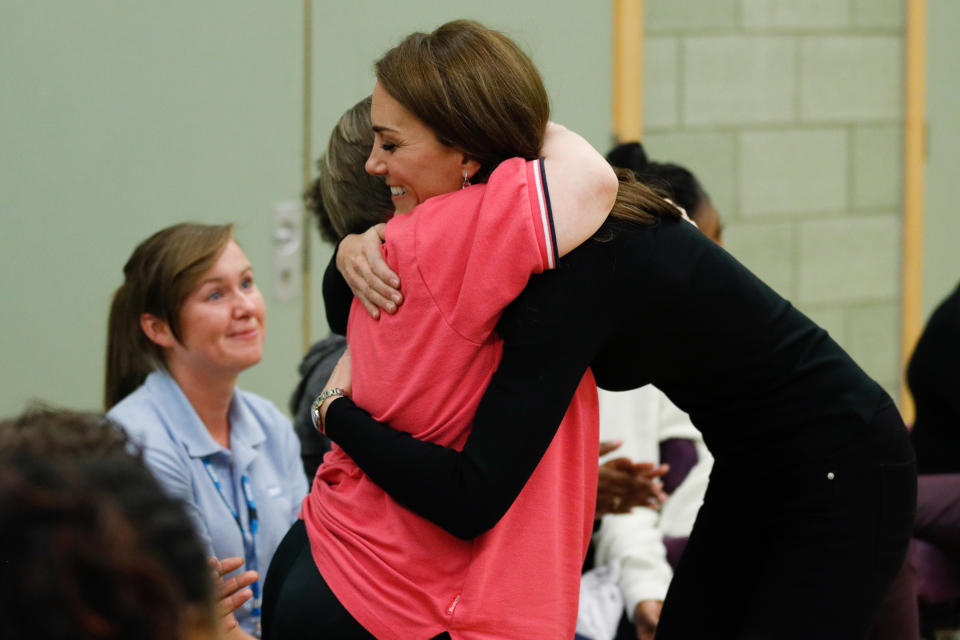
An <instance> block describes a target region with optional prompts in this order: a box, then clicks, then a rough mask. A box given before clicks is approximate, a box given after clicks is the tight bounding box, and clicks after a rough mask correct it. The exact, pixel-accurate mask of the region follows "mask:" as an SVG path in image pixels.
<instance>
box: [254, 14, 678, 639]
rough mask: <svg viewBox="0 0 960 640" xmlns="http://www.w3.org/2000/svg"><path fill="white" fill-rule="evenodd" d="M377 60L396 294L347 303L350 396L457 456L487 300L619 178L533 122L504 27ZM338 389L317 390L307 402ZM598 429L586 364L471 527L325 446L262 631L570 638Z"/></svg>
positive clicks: (585, 232) (486, 369)
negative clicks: (387, 301) (384, 485)
mask: <svg viewBox="0 0 960 640" xmlns="http://www.w3.org/2000/svg"><path fill="white" fill-rule="evenodd" d="M376 68H377V79H378V80H377V85H376V86H375V87H374V91H373V103H372V109H371V120H372V126H373V130H374V133H375V141H374V147H373V150H372V151H371V154H370V158H369V160H368V161H367V170H368V171H369V172H370V173H372V174H375V175H381V176H383V178H384V180H385V182H386V184H387V185H388V186H389V187H390V189H391V194H392V199H393V203H394V205H395V207H396V213H397V214H398V215H397V216H396V217H394V218H393V219H392V220H391V221H390V223H388V224H387V225H386V228H385V230H384V232H383V233H384V237H385V245H384V249H383V253H384V256H385V258H386V260H387V263H388V264H389V265H390V266H391V267H392V268H393V269H394V270H395V271H396V272H397V273H398V274H399V275H400V277H401V278H402V279H403V282H404V299H403V307H402V309H400V311H399V312H398V313H396V314H395V315H384V316H381V317H378V318H376V319H375V318H372V317H371V316H370V315H368V314H367V312H366V311H364V309H363V307H362V306H361V304H360V303H359V302H354V306H353V309H352V311H351V314H350V321H349V325H348V329H347V338H348V343H349V345H350V351H351V354H352V365H353V369H354V371H355V374H354V384H353V388H352V390H347V391H349V392H350V393H351V395H352V398H353V400H355V401H356V403H357V405H359V406H360V407H363V408H364V409H365V410H367V411H368V412H370V413H371V414H372V415H373V416H375V417H376V418H377V419H378V420H381V421H384V422H391V423H394V424H397V425H398V426H399V425H411V429H414V430H412V431H411V432H410V433H411V434H412V435H415V436H416V437H418V438H420V439H422V440H427V441H431V442H434V443H436V444H438V445H441V446H445V447H452V448H461V447H462V446H463V444H464V442H465V441H466V438H467V436H468V435H469V425H470V422H471V420H472V418H473V414H474V412H475V410H476V407H477V403H478V402H479V400H480V397H481V395H482V393H483V390H484V389H485V388H486V386H487V384H488V382H489V381H490V378H491V376H492V374H493V371H494V370H495V368H496V366H497V364H498V362H499V358H500V353H501V348H502V344H501V341H500V339H499V338H498V337H497V335H496V334H495V333H494V327H495V325H496V323H497V320H498V319H499V317H500V313H501V311H502V310H503V308H504V307H505V306H506V305H507V304H508V303H509V302H510V301H512V300H513V298H515V297H516V296H517V295H518V294H519V292H520V291H521V290H522V289H523V288H524V286H525V285H526V282H527V279H528V277H529V276H530V275H531V274H533V273H539V272H541V271H545V270H548V269H552V268H553V267H554V266H555V265H556V259H557V257H558V256H559V255H562V254H564V253H566V252H567V251H569V250H571V249H572V248H573V247H575V246H576V245H577V244H578V243H579V242H582V241H583V240H585V239H586V238H587V237H589V236H590V235H592V234H593V233H594V231H596V229H597V228H598V227H599V225H600V224H601V223H602V222H603V220H604V219H605V218H606V216H607V214H608V212H610V210H611V207H612V206H613V205H614V200H615V198H616V193H617V187H618V184H617V180H616V178H615V176H614V174H613V171H612V170H611V169H610V167H609V166H608V165H607V164H606V162H605V161H604V160H603V158H602V156H600V155H599V154H597V153H596V151H594V150H593V149H592V148H591V147H590V146H589V145H588V144H586V143H585V142H584V141H583V140H582V139H581V138H579V136H576V135H575V134H572V133H571V132H569V131H567V130H565V129H563V128H562V127H559V126H557V125H548V116H549V106H548V100H547V96H546V92H545V90H544V88H543V85H542V82H541V80H540V77H539V74H538V73H537V71H536V69H535V68H534V67H533V65H532V63H531V62H530V60H529V58H528V57H527V56H526V55H525V54H523V52H522V51H520V49H519V48H518V47H517V46H516V45H515V44H514V43H513V42H511V41H510V40H509V39H508V38H506V37H505V36H503V35H502V34H499V33H497V32H494V31H491V30H489V29H486V28H484V27H482V26H480V25H478V24H476V23H472V22H465V21H458V22H453V23H449V24H446V25H443V26H442V27H440V28H439V29H437V30H436V31H435V32H433V33H432V34H413V35H412V36H410V37H408V38H407V39H405V40H404V41H403V42H402V43H401V44H400V45H398V46H397V47H395V48H394V49H392V50H391V51H389V52H388V53H387V54H386V55H385V56H384V58H382V59H381V60H380V61H379V62H378V63H377V65H376ZM544 134H546V135H544ZM538 156H543V158H541V159H536V158H538ZM548 181H549V188H548V184H547V183H548ZM471 185H472V186H471ZM636 188H637V189H638V190H641V191H642V187H639V186H637V187H636ZM645 193H646V200H644V202H645V203H646V204H648V205H649V207H650V209H652V210H653V211H658V212H660V213H661V214H662V215H677V213H676V211H675V210H673V208H672V207H670V205H668V204H666V203H664V201H663V200H661V199H659V198H658V197H657V196H655V195H654V194H652V193H651V192H645ZM615 213H617V210H616V209H615ZM620 214H621V215H626V216H632V215H635V214H636V210H635V209H634V210H632V211H621V212H620ZM396 302H399V301H396ZM342 393H343V391H340V390H335V392H334V393H331V394H325V395H322V396H321V397H320V398H318V402H317V403H316V407H317V410H318V411H317V412H318V414H320V416H322V415H323V414H325V412H326V409H327V408H328V406H329V405H330V404H331V403H332V401H333V400H334V399H335V398H336V397H338V396H339V395H341V394H342ZM319 424H320V426H321V427H322V418H321V419H320V420H319ZM597 441H598V438H597V415H596V390H595V385H594V383H593V379H592V376H591V375H590V374H589V373H587V375H586V376H584V378H583V380H582V381H581V384H580V387H579V388H578V391H577V393H576V394H575V397H574V401H573V403H572V404H571V406H570V409H569V410H568V412H567V414H566V418H565V419H564V423H563V425H562V426H561V427H560V430H559V432H558V435H557V437H556V438H555V439H554V441H553V443H552V444H551V445H550V447H549V449H548V450H547V452H546V453H545V454H544V456H543V459H542V461H541V463H540V464H539V465H538V467H537V469H536V470H535V471H534V472H533V474H532V476H531V477H530V480H529V482H528V483H527V484H526V485H525V487H524V489H523V491H522V492H521V494H520V496H519V497H518V498H517V499H516V500H515V501H514V503H513V504H512V506H510V507H509V509H508V510H507V512H506V514H504V515H503V516H502V517H501V518H499V520H498V521H497V523H496V524H495V526H493V527H492V528H491V529H489V530H488V531H485V532H482V533H480V534H479V535H477V534H476V533H469V534H463V535H453V534H451V533H449V532H448V531H445V530H444V529H441V528H440V527H438V526H437V525H435V524H433V523H431V522H429V521H428V520H426V519H423V518H421V517H419V516H417V515H415V514H414V513H413V512H411V511H409V510H407V509H406V508H404V507H403V506H401V505H400V504H398V503H397V502H396V501H395V500H394V499H392V498H390V497H389V496H388V495H387V494H386V493H385V492H384V491H383V490H382V489H381V488H380V487H379V486H378V485H377V484H375V482H374V481H373V480H372V479H371V478H370V477H368V476H367V475H366V474H364V473H363V472H362V471H361V470H360V468H359V467H358V466H357V464H356V463H355V462H354V461H353V460H352V459H351V458H350V457H349V456H347V455H346V453H344V451H343V450H342V449H340V448H339V447H338V446H334V448H333V450H332V451H331V453H330V454H328V455H327V456H326V458H325V460H324V464H323V465H322V466H321V467H320V469H319V471H318V474H317V477H316V479H315V481H314V485H313V489H312V491H311V494H310V495H309V496H308V498H307V499H306V500H305V501H304V503H303V510H302V513H301V517H302V519H303V520H302V522H303V524H299V523H298V524H297V525H295V526H294V529H292V530H291V532H290V533H289V534H288V537H287V539H286V540H285V541H284V543H283V544H282V545H281V551H279V552H278V555H277V561H276V562H275V566H273V567H271V570H270V574H269V576H268V578H267V593H266V595H265V637H314V636H316V637H321V636H325V635H326V637H344V638H353V637H356V638H369V637H371V634H372V635H373V637H378V638H403V639H407V638H434V637H450V638H454V639H456V638H477V639H480V638H503V637H510V638H557V637H570V636H572V634H573V626H574V622H575V617H576V598H577V590H578V587H579V568H580V563H581V560H582V552H583V551H585V549H586V545H587V543H588V541H589V536H590V532H591V527H592V522H593V500H594V497H595V492H596V474H597V451H596V449H597ZM490 472H492V473H497V472H498V471H497V470H490ZM463 506H464V505H459V508H463Z"/></svg>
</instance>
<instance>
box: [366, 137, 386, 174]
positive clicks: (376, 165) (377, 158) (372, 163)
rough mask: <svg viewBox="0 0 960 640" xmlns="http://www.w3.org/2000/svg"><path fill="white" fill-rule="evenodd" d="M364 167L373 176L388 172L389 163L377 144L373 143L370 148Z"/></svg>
mask: <svg viewBox="0 0 960 640" xmlns="http://www.w3.org/2000/svg"><path fill="white" fill-rule="evenodd" d="M363 168H364V169H365V170H366V171H367V173H369V174H370V175H372V176H382V175H384V174H386V173H387V164H386V162H384V161H383V159H382V152H381V150H380V149H378V148H377V145H373V147H372V148H371V149H370V155H369V156H368V157H367V161H366V163H364V165H363Z"/></svg>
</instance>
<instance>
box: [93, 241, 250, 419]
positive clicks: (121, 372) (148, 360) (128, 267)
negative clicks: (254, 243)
mask: <svg viewBox="0 0 960 640" xmlns="http://www.w3.org/2000/svg"><path fill="white" fill-rule="evenodd" d="M232 237H233V225H230V224H226V225H205V224H195V223H190V222H185V223H181V224H177V225H173V226H172V227H167V228H166V229H163V230H161V231H158V232H157V233H155V234H153V235H152V236H150V237H149V238H147V239H146V240H144V241H143V242H141V243H140V244H139V245H138V246H137V248H136V249H134V251H133V254H132V255H131V256H130V259H129V260H127V263H126V264H125V265H124V267H123V274H124V282H123V285H121V286H120V288H119V289H117V291H116V293H114V294H113V303H112V304H111V305H110V319H109V321H108V324H107V355H106V379H105V381H104V393H103V404H104V409H105V410H109V409H110V408H111V407H113V405H115V404H117V403H118V402H120V401H121V400H123V399H124V398H125V397H126V396H127V395H129V394H130V393H132V392H133V391H134V390H135V389H136V388H137V387H139V386H140V385H141V384H143V381H144V380H145V379H146V377H147V375H148V374H149V373H150V372H151V371H153V370H154V369H156V368H158V367H164V366H165V364H164V358H163V349H162V348H161V347H160V346H159V345H157V344H155V343H154V342H153V341H152V340H150V339H149V338H148V337H147V336H146V335H145V334H144V333H143V331H142V330H141V328H140V317H141V316H142V315H143V314H144V313H149V314H151V315H154V316H156V317H158V318H160V319H161V320H163V321H165V322H166V323H167V324H168V325H169V326H170V330H171V332H172V333H173V335H174V337H175V338H176V339H177V340H180V337H181V333H180V309H181V307H182V306H183V302H184V300H185V299H186V297H187V295H188V294H189V293H190V292H191V291H193V289H194V288H195V287H196V285H197V282H199V280H200V277H201V276H203V274H204V273H206V272H207V270H208V269H210V267H212V266H213V264H214V263H215V262H216V261H217V258H219V257H220V254H221V253H222V252H223V249H224V248H225V247H226V246H227V243H228V242H229V241H230V239H231V238H232Z"/></svg>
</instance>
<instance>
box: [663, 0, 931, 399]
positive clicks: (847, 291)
mask: <svg viewBox="0 0 960 640" xmlns="http://www.w3.org/2000/svg"><path fill="white" fill-rule="evenodd" d="M945 1H946V2H949V1H950V0H945ZM903 34H904V0H804V1H803V2H799V1H797V0H711V1H710V2H701V1H699V0H646V36H647V39H646V41H645V47H646V56H645V59H644V74H645V89H644V101H645V104H644V107H645V115H646V123H645V124H646V129H645V131H646V136H645V138H646V140H645V141H646V144H647V147H648V151H649V153H650V155H651V156H652V157H653V158H655V159H660V160H673V161H678V162H681V163H683V164H686V165H688V166H689V167H690V168H691V169H693V171H694V172H695V173H697V174H698V175H699V176H700V178H701V179H702V181H703V183H704V186H705V187H706V189H707V191H708V192H709V193H710V194H711V197H712V199H713V201H714V204H715V205H716V206H717V208H718V210H719V211H720V214H721V217H722V218H723V220H724V222H725V223H726V234H725V235H726V237H725V239H726V245H727V248H728V249H729V250H730V251H731V253H733V255H735V256H737V257H738V258H739V259H741V260H742V261H743V262H744V263H745V264H746V265H747V266H748V267H750V268H751V269H753V270H754V271H755V272H756V273H757V274H758V275H759V276H760V277H761V278H763V279H764V280H766V281H767V282H768V283H769V284H770V285H772V286H773V287H774V288H775V289H777V290H778V291H779V292H780V293H781V294H783V295H784V296H786V297H787V298H789V299H790V300H791V301H792V302H793V303H794V304H795V305H796V306H797V307H799V308H800V309H801V310H802V311H804V312H806V313H808V314H809V315H810V316H812V317H813V318H814V320H816V321H817V322H819V323H820V324H822V325H823V326H824V327H825V328H826V329H827V330H828V331H829V332H830V333H831V334H832V335H833V336H834V338H836V339H837V341H838V342H839V343H840V344H841V345H842V346H843V347H844V348H845V349H847V350H848V351H849V352H850V354H851V355H852V356H853V357H854V358H855V359H856V360H857V361H858V362H859V363H860V364H861V365H862V366H863V367H864V369H866V371H867V372H868V373H870V374H871V375H872V376H873V377H874V378H876V380H877V381H878V382H880V383H881V384H882V385H883V386H884V387H886V388H887V389H888V390H889V391H890V392H891V393H892V395H894V396H895V397H896V396H897V393H896V389H897V385H898V380H899V375H900V374H899V371H900V365H899V362H898V344H899V339H900V336H899V313H900V279H899V274H900V242H901V232H900V224H901V223H900V221H901V209H902V204H901V200H902V188H901V184H902V151H901V146H902V145H901V137H902V134H901V131H902V123H903V88H902V76H903Z"/></svg>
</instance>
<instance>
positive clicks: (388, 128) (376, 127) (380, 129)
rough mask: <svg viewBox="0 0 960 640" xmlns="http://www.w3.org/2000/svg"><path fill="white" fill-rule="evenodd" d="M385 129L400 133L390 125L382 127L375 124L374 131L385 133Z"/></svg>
mask: <svg viewBox="0 0 960 640" xmlns="http://www.w3.org/2000/svg"><path fill="white" fill-rule="evenodd" d="M384 131H390V132H392V133H398V131H397V130H396V129H391V128H390V127H381V126H380V125H376V124H375V125H373V132H374V133H383V132H384Z"/></svg>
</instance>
